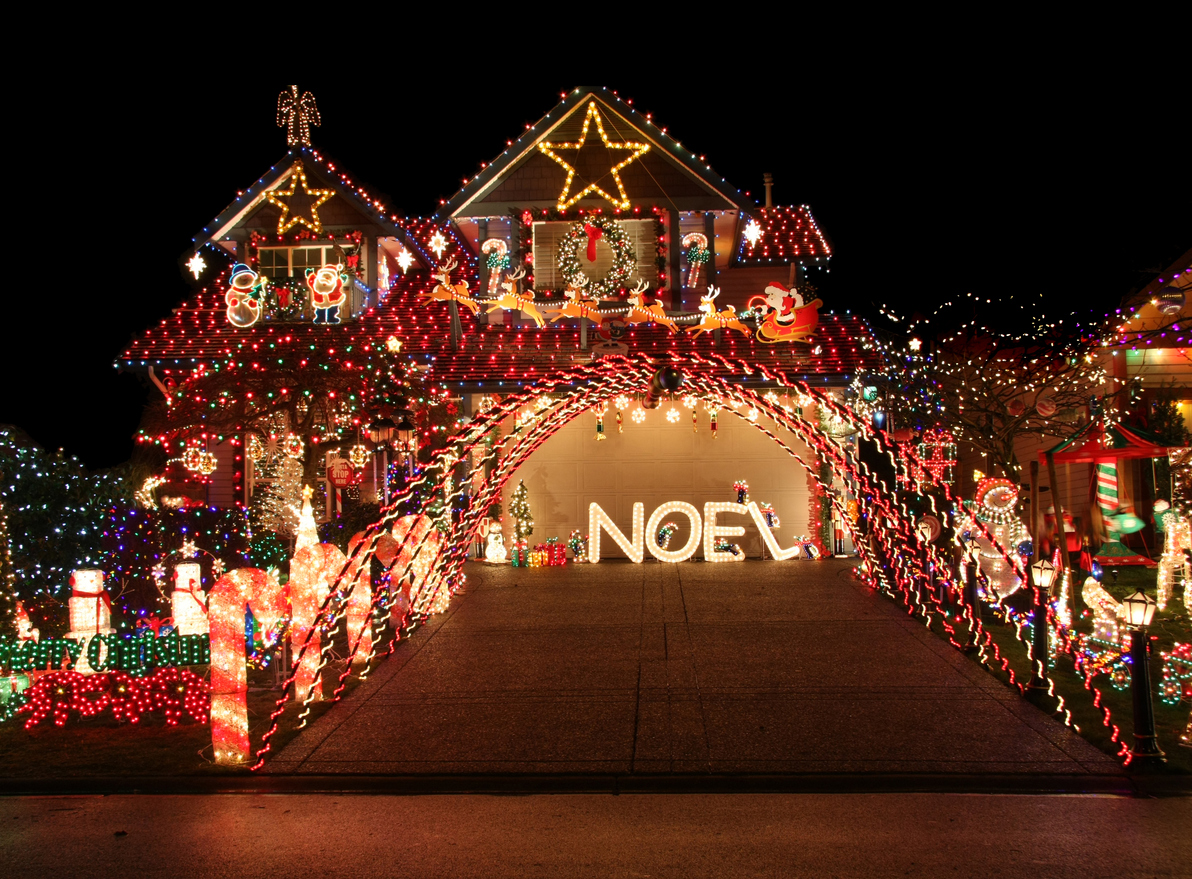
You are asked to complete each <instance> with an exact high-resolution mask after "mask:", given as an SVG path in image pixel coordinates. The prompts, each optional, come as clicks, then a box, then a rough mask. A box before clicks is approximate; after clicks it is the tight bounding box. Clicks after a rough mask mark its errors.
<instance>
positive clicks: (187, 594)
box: [170, 562, 210, 635]
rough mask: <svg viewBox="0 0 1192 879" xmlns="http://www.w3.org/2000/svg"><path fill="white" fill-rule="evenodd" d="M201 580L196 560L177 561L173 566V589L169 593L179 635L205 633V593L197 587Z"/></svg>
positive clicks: (201, 576)
mask: <svg viewBox="0 0 1192 879" xmlns="http://www.w3.org/2000/svg"><path fill="white" fill-rule="evenodd" d="M202 582H203V574H202V569H201V568H200V567H199V563H198V562H179V563H178V564H177V565H175V566H174V591H173V592H172V593H171V594H170V611H171V613H173V615H174V616H173V620H172V622H173V625H174V628H175V629H176V630H177V632H178V634H179V635H205V634H207V632H208V631H210V629H209V626H208V623H207V594H206V593H205V592H203V590H202V589H200V588H199V585H200V584H201V583H202Z"/></svg>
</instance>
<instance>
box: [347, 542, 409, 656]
mask: <svg viewBox="0 0 1192 879" xmlns="http://www.w3.org/2000/svg"><path fill="white" fill-rule="evenodd" d="M363 541H364V532H363V531H361V532H360V533H358V534H355V535H353V536H352V539H351V540H350V541H348V558H350V559H352V564H351V566H350V567H349V568H348V570H347V573H346V574H345V575H344V583H345V586H349V585H350V586H351V587H352V594H351V595H350V596H349V597H348V608H347V621H348V647H349V649H351V650H352V661H353V662H363V661H364V657H366V656H368V655H369V654H370V653H372V642H373V638H372V624H371V623H370V619H371V617H372V573H371V571H370V570H369V558H368V556H367V554H365V553H361V554H360V557H359V558H356V548H357V547H358V546H360V544H361V543H362V542H363ZM390 546H392V549H390V548H389V547H390ZM396 552H397V544H396V541H394V539H393V538H392V537H390V536H389V535H387V534H386V535H384V536H382V537H381V539H380V540H379V541H377V547H376V558H378V559H380V558H382V555H383V554H386V553H387V554H388V555H389V557H390V558H391V559H392V557H393V556H394V555H395V554H396ZM382 563H383V562H382Z"/></svg>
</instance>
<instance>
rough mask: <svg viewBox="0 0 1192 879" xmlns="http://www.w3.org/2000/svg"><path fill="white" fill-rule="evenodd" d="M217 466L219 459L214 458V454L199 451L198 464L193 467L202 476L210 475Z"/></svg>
mask: <svg viewBox="0 0 1192 879" xmlns="http://www.w3.org/2000/svg"><path fill="white" fill-rule="evenodd" d="M218 466H219V459H218V458H216V457H215V455H213V454H211V453H210V452H201V453H200V454H199V463H198V466H197V467H195V470H197V471H198V472H199V473H202V474H203V475H204V476H210V475H211V474H212V473H214V472H215V469H216V467H218Z"/></svg>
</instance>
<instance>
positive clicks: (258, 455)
mask: <svg viewBox="0 0 1192 879" xmlns="http://www.w3.org/2000/svg"><path fill="white" fill-rule="evenodd" d="M244 454H246V455H248V458H249V460H250V461H253V462H255V463H260V462H261V460H262V459H263V458H264V457H265V444H264V443H263V442H261V438H260V437H259V436H257V435H256V434H255V433H250V434H249V435H248V441H247V442H246V443H245V444H244Z"/></svg>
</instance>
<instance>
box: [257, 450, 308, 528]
mask: <svg viewBox="0 0 1192 879" xmlns="http://www.w3.org/2000/svg"><path fill="white" fill-rule="evenodd" d="M301 505H302V462H301V461H299V460H297V459H295V458H291V457H290V456H288V455H286V456H283V459H282V461H281V463H280V465H279V466H278V473H277V479H276V481H275V482H273V483H271V484H269V485H267V486H265V490H264V491H263V492H262V493H261V494H260V495H257V496H256V497H255V498H254V499H253V525H254V526H255V527H256V528H257V529H259V530H263V531H273V532H274V533H276V534H282V535H285V536H287V537H288V536H291V535H293V534H294V533H295V532H296V529H297V526H298V510H299V508H300V507H301ZM315 542H316V543H317V542H318V541H315Z"/></svg>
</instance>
